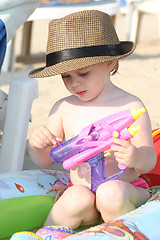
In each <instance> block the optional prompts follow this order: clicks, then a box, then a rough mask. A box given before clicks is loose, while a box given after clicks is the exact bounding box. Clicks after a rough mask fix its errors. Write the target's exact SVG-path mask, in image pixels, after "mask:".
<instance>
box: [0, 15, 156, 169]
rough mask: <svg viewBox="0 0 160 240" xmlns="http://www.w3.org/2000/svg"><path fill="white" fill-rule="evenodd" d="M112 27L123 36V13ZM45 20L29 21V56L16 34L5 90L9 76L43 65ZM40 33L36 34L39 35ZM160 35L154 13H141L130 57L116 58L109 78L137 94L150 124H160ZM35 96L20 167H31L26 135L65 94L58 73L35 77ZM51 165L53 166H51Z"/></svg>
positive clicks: (0, 78)
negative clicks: (12, 67)
mask: <svg viewBox="0 0 160 240" xmlns="http://www.w3.org/2000/svg"><path fill="white" fill-rule="evenodd" d="M115 27H116V30H117V33H118V35H119V38H120V40H125V15H122V14H118V15H117V17H116V22H115ZM47 32H48V21H46V20H45V21H37V22H35V23H34V25H33V36H32V45H31V53H32V55H31V56H29V57H26V58H24V57H22V56H20V55H19V54H20V43H21V33H22V29H19V31H18V34H17V45H16V54H17V55H18V58H17V62H16V65H15V71H14V72H8V73H1V75H0V88H1V89H2V90H3V91H5V92H7V93H8V89H9V83H10V81H11V80H13V79H16V78H21V77H26V76H27V75H28V73H29V71H30V70H32V69H33V68H36V67H41V66H44V65H45V63H44V59H45V49H46V41H47ZM39 36H40V37H39ZM159 65H160V39H159V38H158V19H157V18H156V15H148V14H146V15H144V17H143V19H142V25H141V32H140V38H139V42H138V44H137V48H136V50H135V52H134V54H132V55H131V56H130V57H128V58H126V59H124V60H122V61H121V62H120V68H119V72H118V73H117V74H116V75H115V76H113V77H112V81H113V82H114V83H115V84H116V85H117V86H119V87H121V88H123V89H125V90H126V91H128V92H130V93H132V94H135V95H137V96H138V97H139V98H140V99H141V100H142V101H143V102H144V104H145V106H146V108H147V109H148V112H149V115H150V118H151V124H152V128H153V129H154V128H158V127H160V111H159V109H160V107H159V105H160V67H159ZM37 80H38V86H39V97H38V98H37V99H35V101H34V102H33V105H32V110H31V113H32V123H29V129H28V137H27V141H26V152H25V161H24V166H23V169H35V168H37V166H35V165H34V164H33V163H32V162H31V160H30V158H29V155H28V151H27V145H28V138H29V136H30V134H31V132H32V131H33V129H34V128H36V127H37V126H39V125H41V124H45V123H46V120H47V116H48V113H49V111H50V109H51V107H52V105H53V104H54V103H55V101H57V100H58V99H59V98H61V97H63V96H66V95H67V94H69V93H68V92H67V90H66V89H65V88H64V86H63V83H62V80H61V78H60V76H56V77H52V78H51V77H50V78H45V79H37ZM52 167H53V168H55V166H52Z"/></svg>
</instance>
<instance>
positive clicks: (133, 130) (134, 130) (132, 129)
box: [128, 126, 141, 136]
mask: <svg viewBox="0 0 160 240" xmlns="http://www.w3.org/2000/svg"><path fill="white" fill-rule="evenodd" d="M140 128H141V127H140V126H131V127H129V128H128V132H129V134H130V135H131V136H134V135H135V134H136V133H137V132H138V131H139V129H140Z"/></svg>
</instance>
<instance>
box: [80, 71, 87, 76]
mask: <svg viewBox="0 0 160 240" xmlns="http://www.w3.org/2000/svg"><path fill="white" fill-rule="evenodd" d="M87 74H88V72H84V73H80V74H79V76H82V77H83V76H86V75H87Z"/></svg>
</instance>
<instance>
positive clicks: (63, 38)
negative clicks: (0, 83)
mask: <svg viewBox="0 0 160 240" xmlns="http://www.w3.org/2000/svg"><path fill="white" fill-rule="evenodd" d="M134 49H135V44H134V43H133V42H130V41H119V39H118V36H117V34H116V31H115V29H114V26H113V24H112V20H111V18H110V16H109V15H108V14H106V13H104V12H101V11H97V10H85V11H81V12H76V13H72V14H69V15H67V16H65V17H63V18H60V19H55V20H51V21H50V22H49V34H48V42H47V50H46V66H44V67H42V68H38V69H35V70H33V71H31V72H30V74H29V77H35V78H43V77H49V76H54V75H58V74H62V73H65V72H69V71H74V70H77V69H81V68H84V67H87V66H92V65H95V64H99V63H104V62H108V61H110V60H115V59H121V58H125V57H127V56H128V55H130V54H131V53H132V52H133V51H134Z"/></svg>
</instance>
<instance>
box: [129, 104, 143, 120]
mask: <svg viewBox="0 0 160 240" xmlns="http://www.w3.org/2000/svg"><path fill="white" fill-rule="evenodd" d="M145 111H146V109H145V108H144V107H142V108H139V109H137V108H132V109H131V115H132V117H133V118H134V119H135V120H136V119H138V118H139V117H140V116H141V114H142V113H144V112H145Z"/></svg>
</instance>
